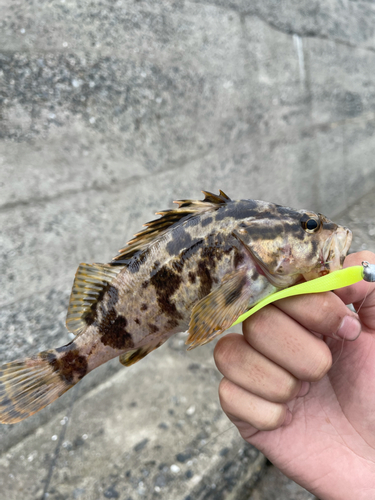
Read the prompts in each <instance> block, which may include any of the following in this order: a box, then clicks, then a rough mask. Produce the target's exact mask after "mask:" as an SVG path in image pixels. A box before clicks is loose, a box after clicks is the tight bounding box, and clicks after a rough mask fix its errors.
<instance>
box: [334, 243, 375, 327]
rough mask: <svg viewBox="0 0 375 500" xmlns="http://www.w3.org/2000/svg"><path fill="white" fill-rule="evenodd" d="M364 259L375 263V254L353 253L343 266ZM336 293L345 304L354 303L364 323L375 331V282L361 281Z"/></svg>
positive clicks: (348, 265) (355, 263) (360, 261)
mask: <svg viewBox="0 0 375 500" xmlns="http://www.w3.org/2000/svg"><path fill="white" fill-rule="evenodd" d="M364 260H367V262H369V263H370V264H375V254H374V253H372V252H368V251H364V252H357V253H352V254H350V255H348V256H347V257H346V259H345V262H344V266H343V267H350V266H359V265H361V264H362V262H363V261H364ZM335 293H336V295H338V296H339V297H340V299H341V300H342V301H343V302H344V303H345V304H353V305H354V307H355V309H356V310H357V311H358V309H359V312H358V316H359V319H360V320H361V323H362V325H363V326H364V327H366V328H367V329H369V330H372V331H374V332H375V283H368V282H367V281H360V282H359V283H355V284H354V285H351V286H347V287H345V288H340V289H339V290H335ZM364 299H365V300H364ZM361 305H362V307H361Z"/></svg>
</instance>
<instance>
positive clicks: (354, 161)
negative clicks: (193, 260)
mask: <svg viewBox="0 0 375 500" xmlns="http://www.w3.org/2000/svg"><path fill="white" fill-rule="evenodd" d="M0 11H1V18H0V228H1V232H0V276H1V278H0V282H1V287H0V332H1V343H0V361H1V362H4V361H8V360H10V359H15V358H17V357H22V356H24V355H30V354H32V353H34V352H37V351H39V350H42V349H45V348H49V347H55V346H58V345H62V344H63V343H66V342H68V341H70V340H71V336H70V335H69V334H68V333H67V332H66V330H65V327H64V322H65V314H66V307H67V302H68V298H69V294H70V287H71V284H72V280H73V277H74V273H75V270H76V268H77V265H78V264H79V263H80V262H93V261H96V262H106V261H108V260H110V259H111V258H112V257H113V256H114V255H115V254H116V252H117V249H119V248H121V247H123V246H124V244H125V242H126V241H127V240H128V239H129V238H130V237H131V236H132V234H133V233H134V232H136V231H138V230H139V229H140V227H141V225H142V223H144V222H145V221H147V220H150V219H151V218H152V217H153V213H154V212H155V211H156V210H160V209H163V208H167V207H170V206H171V201H172V200H173V199H179V198H199V197H200V190H201V189H205V190H209V191H214V192H217V191H218V189H222V190H224V191H225V192H226V193H227V194H228V195H229V196H230V197H232V198H234V199H237V198H258V199H265V200H269V201H275V202H278V203H281V204H284V205H290V206H296V207H299V208H302V207H305V208H309V209H313V210H318V211H321V212H323V213H326V214H327V215H328V216H330V217H334V216H338V215H339V214H342V219H343V221H344V222H347V223H349V222H351V223H352V227H353V228H354V229H358V233H357V235H356V239H355V243H354V248H355V249H358V248H361V247H362V245H367V246H369V247H371V245H372V244H373V236H374V234H375V229H374V228H373V226H372V225H371V224H372V223H371V220H372V219H371V217H370V215H369V212H363V210H362V209H363V205H358V206H360V207H362V209H357V210H359V212H358V214H359V215H358V217H357V219H355V220H354V219H353V218H352V219H351V220H349V219H350V217H351V214H352V210H353V209H351V208H350V207H351V205H352V204H353V203H354V202H356V201H357V200H359V199H362V198H363V196H364V195H366V194H367V193H370V195H369V197H368V198H365V200H367V204H366V205H365V207H366V209H367V210H368V203H371V200H372V199H373V198H374V196H373V194H371V193H372V190H373V188H374V187H375V168H374V162H373V156H374V151H375V141H374V139H373V132H374V127H375V82H374V77H373V75H374V74H375V32H374V30H375V5H374V3H373V2H371V1H367V2H366V1H354V0H353V1H352V0H342V1H339V0H337V1H335V0H325V1H323V0H322V1H319V0H315V1H314V0H309V1H308V0H306V1H292V0H289V1H283V2H280V1H276V0H263V1H260V0H254V1H249V0H242V1H241V0H238V1H232V2H230V1H228V2H226V1H224V0H222V1H219V0H217V1H214V0H212V1H209V0H207V1H205V2H204V1H175V2H173V1H168V0H163V1H155V2H153V1H151V0H147V1H142V0H140V1H130V0H119V1H110V0H102V1H99V0H92V1H78V0H50V1H36V0H35V1H33V0H30V1H27V2H26V1H25V0H12V1H11V2H9V0H0ZM361 210H362V211H361ZM348 221H349V222H348ZM366 238H367V239H366ZM367 240H368V241H367ZM372 248H373V247H372ZM183 344H184V336H183V335H181V336H176V337H175V338H173V339H171V341H170V342H169V343H168V344H167V345H166V346H165V347H164V348H162V349H160V350H159V351H157V352H155V353H154V354H153V355H151V356H149V357H147V358H146V359H145V360H144V361H142V363H139V365H135V366H134V367H132V368H131V369H129V370H126V369H124V368H121V369H120V366H119V364H118V362H117V360H114V361H113V362H111V363H108V364H107V365H105V366H104V367H101V368H100V369H99V370H97V371H96V372H94V373H92V374H90V376H88V377H87V378H86V379H85V380H84V381H83V382H82V383H81V384H79V385H78V386H77V387H76V388H75V389H74V390H72V391H70V392H69V393H67V394H66V395H65V396H64V397H63V398H61V400H60V401H58V402H57V403H56V404H54V405H53V406H52V407H49V408H47V409H46V410H43V411H42V412H41V413H40V414H37V415H35V416H34V417H31V418H30V419H29V420H27V421H25V422H24V423H22V424H19V425H16V426H2V427H1V429H0V476H1V481H0V482H1V484H2V485H4V486H3V488H4V490H3V491H6V493H7V498H8V499H13V498H14V499H17V500H20V499H24V498H25V499H29V498H30V499H34V498H47V497H48V498H49V499H50V498H52V499H54V500H55V499H56V500H57V499H68V498H69V499H70V498H72V499H73V498H79V499H86V498H87V499H96V498H98V499H99V498H119V499H124V500H129V499H133V500H135V499H138V498H146V499H151V498H152V499H153V498H171V499H174V500H183V499H186V500H192V499H194V500H195V499H200V498H202V499H203V498H205V499H211V498H212V499H218V500H219V499H221V498H223V499H224V498H225V499H227V498H228V499H232V498H233V499H237V500H238V499H241V498H250V496H249V495H253V498H254V499H255V498H269V499H271V498H274V497H273V496H272V495H273V494H274V493H272V491H271V492H268V493H266V492H263V493H262V494H261V493H259V491H260V490H259V491H258V493H256V490H252V488H253V487H254V484H255V481H256V479H257V478H258V477H259V475H260V474H261V471H262V469H263V468H264V464H265V461H264V458H263V457H262V456H261V455H260V454H259V453H258V452H257V451H256V450H254V449H253V448H251V447H249V446H245V445H244V444H243V443H242V442H241V440H240V439H239V438H238V436H237V434H236V432H235V431H234V430H233V429H230V424H229V422H228V421H227V420H226V418H225V417H224V416H223V414H222V413H221V411H220V407H219V404H218V398H217V385H218V381H219V380H220V376H219V374H218V372H217V371H216V369H215V367H214V363H213V361H212V354H211V353H212V345H208V346H206V347H204V348H201V349H198V350H196V351H193V352H191V353H186V352H185V348H184V346H183ZM228 429H229V430H228ZM224 431H225V432H224ZM177 469H178V470H177ZM275 477H276V476H275ZM272 481H273V482H272ZM272 481H271V480H270V484H271V483H272V484H274V482H275V481H276V483H275V484H277V481H279V483H278V484H279V485H278V486H275V487H274V490H273V491H276V492H278V493H277V494H278V495H279V496H278V497H275V498H281V497H280V495H281V488H282V486H281V485H282V484H284V483H282V482H283V481H284V480H283V479H280V478H279V479H277V477H276V479H275V478H273V479H272ZM287 484H288V485H289V486H290V485H292V483H291V482H288V483H287ZM294 487H295V488H297V489H296V490H295V491H296V492H297V493H292V489H291V488H292V487H291V486H290V488H289V490H286V491H287V493H286V495H289V496H286V497H285V498H292V497H293V498H306V499H307V498H312V496H311V495H310V494H308V493H307V492H304V491H302V489H299V490H298V487H297V486H296V485H294V486H293V488H294ZM271 490H272V488H271ZM251 491H253V493H250V492H251ZM293 491H294V490H293ZM288 492H289V493H288ZM294 494H295V495H297V496H292V495H294ZM256 495H258V496H257V497H256ZM259 495H261V496H259ZM299 495H302V496H299Z"/></svg>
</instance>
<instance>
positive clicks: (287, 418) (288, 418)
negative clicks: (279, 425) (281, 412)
mask: <svg viewBox="0 0 375 500" xmlns="http://www.w3.org/2000/svg"><path fill="white" fill-rule="evenodd" d="M292 419H293V415H292V412H291V411H290V410H286V415H285V420H284V423H283V425H289V424H290V422H291V421H292Z"/></svg>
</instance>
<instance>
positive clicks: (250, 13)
mask: <svg viewBox="0 0 375 500" xmlns="http://www.w3.org/2000/svg"><path fill="white" fill-rule="evenodd" d="M191 1H192V2H193V3H198V4H202V5H209V6H211V7H216V8H221V9H225V10H229V11H231V12H235V13H236V14H238V15H240V16H244V17H257V18H258V19H259V20H260V21H262V22H263V23H265V24H266V25H268V26H270V27H271V28H272V29H274V30H275V31H278V32H279V33H283V34H284V35H290V36H293V35H298V36H300V37H301V38H315V39H318V40H325V41H329V42H333V43H337V44H338V45H344V46H346V47H350V48H353V49H358V50H364V51H368V52H372V53H374V52H375V47H366V46H365V47H362V46H360V45H357V44H355V43H352V42H349V41H347V40H343V39H340V38H332V37H329V36H328V35H323V34H321V33H318V32H314V31H306V30H298V29H295V30H292V29H287V28H282V27H281V26H279V25H277V24H276V23H274V22H272V21H271V20H270V19H267V17H266V16H265V15H264V14H261V13H260V12H259V11H257V10H256V8H255V9H253V10H250V9H245V10H244V9H241V8H240V7H237V6H235V5H217V4H216V3H213V2H207V1H201V0H191Z"/></svg>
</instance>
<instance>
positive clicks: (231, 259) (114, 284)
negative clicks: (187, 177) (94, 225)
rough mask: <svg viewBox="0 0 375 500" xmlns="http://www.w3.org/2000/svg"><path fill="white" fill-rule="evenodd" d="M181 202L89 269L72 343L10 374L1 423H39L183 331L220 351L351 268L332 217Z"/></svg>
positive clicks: (221, 201)
mask: <svg viewBox="0 0 375 500" xmlns="http://www.w3.org/2000/svg"><path fill="white" fill-rule="evenodd" d="M203 194H204V199H203V200H189V199H187V200H179V201H175V202H174V203H176V204H177V205H178V207H177V208H174V209H168V210H163V211H160V212H157V213H156V214H157V215H159V216H160V217H159V218H157V219H155V220H152V221H151V222H148V223H146V224H145V225H144V229H143V230H142V231H140V232H139V233H137V234H136V235H135V236H134V237H133V238H132V239H131V240H130V241H129V242H128V243H127V245H126V246H125V247H124V248H122V249H121V250H120V251H119V253H118V255H116V256H115V257H114V258H113V260H112V261H110V262H109V263H107V264H97V263H96V264H86V263H83V264H80V265H79V267H78V270H77V272H76V275H75V279H74V283H73V288H72V292H71V296H70V302H69V306H68V312H67V319H66V327H67V329H68V330H69V331H70V332H72V333H73V334H74V335H75V338H74V340H72V341H71V342H70V343H69V344H67V345H64V346H62V347H58V348H56V349H50V350H47V351H43V352H40V353H39V354H36V355H34V356H31V357H28V358H25V359H20V360H15V361H11V362H9V363H6V364H4V365H2V366H0V422H1V423H3V424H13V423H17V422H20V421H21V420H23V419H25V418H27V417H29V416H31V415H33V414H34V413H36V412H38V411H39V410H41V409H42V408H44V407H45V406H47V405H49V404H50V403H52V402H53V401H55V400H56V399H57V398H58V397H60V396H61V395H62V394H64V393H65V392H66V391H67V390H69V389H70V388H72V387H73V386H74V385H75V384H77V382H79V381H80V380H81V379H82V378H83V377H84V376H86V375H87V374H88V373H89V372H91V371H92V370H94V369H95V368H97V367H98V366H100V365H101V364H103V363H105V362H107V361H108V360H110V359H112V358H114V357H119V360H120V363H122V364H123V365H124V366H131V365H132V364H134V363H136V362H138V361H139V360H141V359H142V358H144V357H145V356H146V355H148V354H149V353H150V352H151V351H153V350H154V349H157V348H158V347H160V346H161V345H162V344H163V343H164V342H165V341H166V340H167V339H168V338H169V337H171V336H172V335H174V334H175V333H177V332H183V331H186V330H187V331H188V334H189V335H188V338H187V341H186V343H187V344H188V346H189V347H188V348H189V349H192V348H195V347H197V346H200V345H204V344H206V343H207V342H210V341H211V340H213V339H214V338H215V337H217V336H218V335H220V334H221V333H223V332H224V331H225V330H226V329H228V328H229V327H230V326H231V325H232V324H233V323H234V321H235V320H236V319H237V318H238V317H239V316H240V315H241V314H243V313H245V312H246V311H247V310H249V309H250V308H251V307H253V306H254V305H255V304H257V303H258V302H259V301H260V300H262V299H264V298H265V297H266V296H268V295H270V294H272V293H274V292H276V291H278V290H281V289H284V288H287V287H289V286H292V285H294V284H296V283H299V282H301V281H304V280H310V279H314V278H317V277H319V276H322V275H324V274H327V273H329V272H331V271H335V270H337V269H340V268H341V267H342V264H343V261H344V258H345V256H346V254H347V252H348V250H349V247H350V244H351V240H352V233H351V231H350V230H349V229H347V228H346V227H343V226H340V225H338V224H335V223H334V222H332V221H331V220H329V219H327V218H326V217H325V216H324V215H322V214H316V213H314V212H311V211H308V210H295V209H292V208H289V207H284V206H281V205H277V204H274V203H270V202H265V201H260V200H251V199H250V200H235V201H233V200H231V199H230V198H229V197H228V196H227V195H226V194H225V193H224V192H223V191H221V190H220V191H219V194H218V195H216V194H213V193H210V192H208V191H203Z"/></svg>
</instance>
